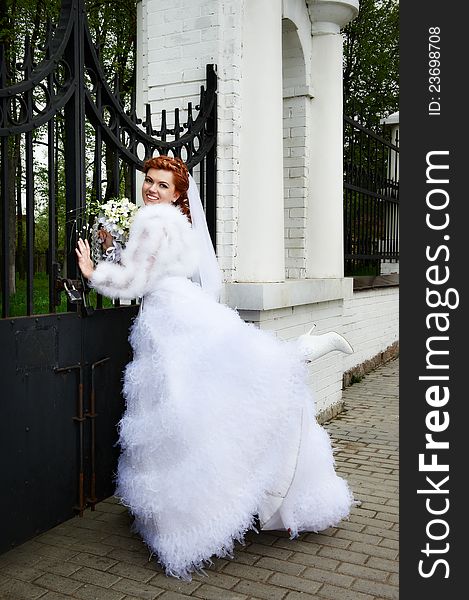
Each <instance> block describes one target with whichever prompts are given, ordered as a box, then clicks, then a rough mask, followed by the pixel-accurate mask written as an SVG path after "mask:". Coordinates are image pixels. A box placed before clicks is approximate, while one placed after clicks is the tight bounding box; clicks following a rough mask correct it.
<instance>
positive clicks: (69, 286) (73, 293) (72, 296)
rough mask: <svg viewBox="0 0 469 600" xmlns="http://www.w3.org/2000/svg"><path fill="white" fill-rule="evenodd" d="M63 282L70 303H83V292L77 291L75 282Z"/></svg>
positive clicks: (63, 280) (68, 280) (67, 280)
mask: <svg viewBox="0 0 469 600" xmlns="http://www.w3.org/2000/svg"><path fill="white" fill-rule="evenodd" d="M62 282H63V286H64V290H65V292H66V294H67V296H68V299H69V301H70V302H71V303H72V304H79V303H80V302H82V300H83V298H82V296H81V292H80V291H79V290H77V288H76V287H75V284H74V283H73V281H71V280H70V279H62Z"/></svg>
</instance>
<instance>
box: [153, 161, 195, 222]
mask: <svg viewBox="0 0 469 600" xmlns="http://www.w3.org/2000/svg"><path fill="white" fill-rule="evenodd" d="M143 171H144V173H145V180H144V182H143V186H142V197H143V202H144V203H145V204H147V205H148V204H164V203H172V204H174V205H176V206H178V207H179V208H180V210H181V211H182V212H183V214H184V215H186V217H187V218H188V219H189V222H190V221H191V217H190V209H189V201H188V198H187V191H188V189H189V183H188V171H187V167H186V165H185V164H184V163H183V162H182V160H180V159H179V158H171V159H169V158H168V157H166V156H157V157H155V158H150V160H147V161H146V162H145V164H144V165H143Z"/></svg>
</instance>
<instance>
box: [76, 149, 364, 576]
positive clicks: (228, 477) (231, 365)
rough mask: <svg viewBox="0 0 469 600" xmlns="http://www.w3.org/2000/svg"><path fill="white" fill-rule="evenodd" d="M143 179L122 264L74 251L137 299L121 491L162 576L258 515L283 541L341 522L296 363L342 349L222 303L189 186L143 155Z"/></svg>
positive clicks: (188, 567)
mask: <svg viewBox="0 0 469 600" xmlns="http://www.w3.org/2000/svg"><path fill="white" fill-rule="evenodd" d="M145 173H146V178H145V181H144V183H143V186H142V195H143V199H144V202H145V206H143V207H142V208H140V209H139V210H138V213H137V215H136V217H135V219H134V221H133V222H132V227H131V232H130V235H129V241H128V244H127V245H126V247H125V249H124V250H123V252H122V260H121V264H113V263H109V262H101V263H100V264H98V266H97V268H96V269H95V270H93V268H92V265H91V264H90V263H89V252H88V249H87V247H86V246H85V245H84V243H83V242H81V243H80V247H79V249H78V252H77V254H78V257H79V264H80V268H81V270H82V272H83V274H84V275H85V276H86V277H89V278H90V282H91V285H92V286H93V287H95V288H96V289H97V290H99V292H100V293H102V294H105V295H107V296H111V297H118V296H122V297H125V298H133V297H143V300H144V301H143V303H142V304H141V308H140V312H139V315H138V317H137V319H136V320H135V322H134V325H133V326H132V332H131V335H130V342H131V344H132V347H133V350H134V354H133V360H132V362H131V363H130V364H129V365H127V367H126V371H125V377H124V390H123V391H124V396H125V398H126V406H127V409H126V412H125V414H124V415H123V416H122V419H121V420H120V422H119V443H120V446H121V449H122V453H121V456H120V458H119V467H118V473H117V490H116V495H117V496H118V497H119V498H120V499H121V501H122V503H123V504H125V505H126V506H128V507H129V509H130V510H131V512H132V513H133V515H134V516H135V521H134V524H133V527H134V529H135V530H136V531H137V532H138V533H139V534H140V535H141V536H142V538H143V539H144V541H145V543H146V544H147V545H148V547H149V549H150V551H151V552H152V553H156V554H157V556H158V560H159V561H160V562H161V563H162V564H163V565H164V567H165V570H166V572H167V573H168V574H170V575H175V576H177V577H182V578H185V579H190V577H191V572H192V571H194V570H199V569H201V568H202V567H203V566H204V565H206V564H207V563H210V561H211V557H212V556H213V555H217V556H220V557H221V556H232V551H233V547H234V542H235V541H236V540H242V539H243V537H244V535H245V533H246V531H247V530H248V529H250V528H251V527H253V526H254V524H255V522H256V515H257V516H258V518H259V522H260V527H261V529H264V530H272V529H284V530H287V531H288V532H289V534H290V536H291V537H295V536H297V535H298V533H299V531H302V530H307V531H318V530H323V529H326V528H327V527H330V526H333V525H336V524H337V523H338V522H339V521H340V520H341V519H343V518H345V517H347V515H348V514H349V510H350V507H351V505H352V502H353V499H352V494H351V492H350V490H349V488H348V485H347V483H346V482H345V480H344V479H342V478H340V477H338V476H337V475H336V473H335V470H334V458H333V454H332V449H331V444H330V441H329V438H328V435H327V433H326V432H325V430H324V429H322V427H320V426H319V424H318V423H317V422H316V420H315V417H314V407H313V400H312V398H311V396H310V392H309V388H308V383H307V377H306V365H305V363H306V361H307V360H313V359H315V358H318V357H319V356H321V355H324V354H326V353H328V352H330V351H332V350H340V351H342V352H351V348H350V345H349V344H348V343H347V342H346V341H345V340H344V339H343V338H342V337H341V336H339V335H338V334H337V333H334V332H331V333H330V334H324V335H321V336H311V335H309V334H306V335H303V336H300V338H299V339H298V340H293V342H285V341H282V340H280V339H278V338H276V337H275V336H273V335H272V334H271V333H268V332H266V331H261V330H259V329H257V328H256V327H254V326H253V325H252V324H248V323H245V322H244V321H243V320H242V319H241V318H240V317H239V315H238V313H237V312H236V311H234V310H232V309H231V308H229V307H228V306H225V305H223V304H220V303H218V302H217V297H218V294H219V289H218V287H219V286H217V285H216V283H217V274H219V267H218V264H217V261H216V257H215V253H214V251H213V246H211V245H210V246H209V247H208V246H207V252H206V254H205V255H204V254H203V246H202V244H201V243H200V242H201V236H200V234H201V233H202V232H205V234H206V239H209V236H208V229H207V224H206V222H205V219H204V217H203V209H202V204H201V201H200V196H199V194H198V191H197V186H196V184H195V182H194V180H193V179H192V178H191V177H190V176H189V173H188V170H187V168H186V167H185V165H184V164H183V163H182V162H181V161H179V160H177V159H173V158H169V157H158V158H155V159H151V160H150V161H148V162H147V163H146V164H145ZM189 202H190V209H191V212H192V217H193V221H192V226H191V224H190V223H189V219H188V218H186V217H185V216H184V214H187V213H184V214H183V212H184V209H186V211H187V212H188V211H189V206H188V203H189ZM210 256H211V257H212V258H213V263H210V262H209V258H210ZM204 265H208V267H209V268H208V270H207V271H206V274H207V278H206V277H205V276H204V269H203V267H204ZM197 274H199V275H200V277H199V278H195V275H197ZM219 281H220V280H219ZM206 282H208V284H209V285H207V284H206ZM220 283H221V281H220Z"/></svg>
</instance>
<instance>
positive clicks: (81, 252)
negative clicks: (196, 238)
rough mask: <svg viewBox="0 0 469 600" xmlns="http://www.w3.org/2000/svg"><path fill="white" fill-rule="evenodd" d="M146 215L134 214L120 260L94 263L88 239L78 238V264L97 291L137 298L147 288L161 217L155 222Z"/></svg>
mask: <svg viewBox="0 0 469 600" xmlns="http://www.w3.org/2000/svg"><path fill="white" fill-rule="evenodd" d="M146 216H147V217H148V215H146V213H145V214H142V215H141V217H140V218H138V217H136V220H135V224H134V225H133V226H132V231H131V233H130V236H129V241H128V242H127V245H126V248H125V249H124V250H122V254H121V262H120V263H115V262H112V261H106V260H103V261H100V262H99V263H98V265H97V266H96V267H94V264H93V261H92V260H91V253H90V246H89V244H88V241H87V240H85V241H83V240H79V241H78V247H77V249H76V253H77V258H78V266H79V268H80V269H81V272H82V273H83V276H84V277H86V278H87V279H88V280H89V283H90V286H91V287H93V288H95V289H96V290H97V291H98V292H99V293H100V294H103V295H104V296H108V297H109V298H119V297H121V298H139V297H141V296H143V295H144V294H145V293H146V291H147V290H148V284H149V281H150V278H151V272H152V270H153V269H154V265H155V263H156V256H157V254H158V252H159V247H160V243H161V239H162V235H163V231H164V226H163V223H162V220H161V219H158V220H157V221H156V222H155V220H149V219H148V218H145V217H146Z"/></svg>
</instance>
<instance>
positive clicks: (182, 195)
mask: <svg viewBox="0 0 469 600" xmlns="http://www.w3.org/2000/svg"><path fill="white" fill-rule="evenodd" d="M150 169H160V170H162V171H170V172H171V173H172V174H173V183H174V187H175V188H176V191H177V192H178V193H179V198H178V199H177V200H176V202H175V203H174V204H175V205H176V206H178V207H179V208H180V209H181V211H182V212H183V213H184V214H185V215H186V217H187V218H188V219H189V221H190V220H191V211H190V209H189V200H188V198H187V190H188V189H189V171H188V170H187V167H186V165H185V164H184V163H183V161H182V160H181V159H180V158H173V157H172V156H164V155H161V156H154V157H153V158H149V159H148V160H146V161H145V162H144V163H143V172H144V173H148V171H149V170H150Z"/></svg>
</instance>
